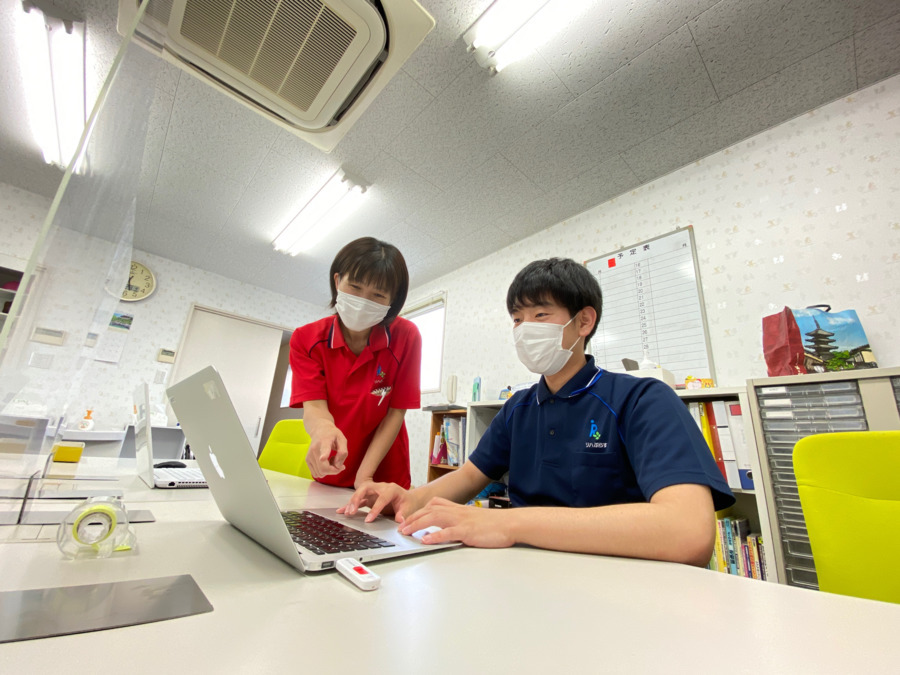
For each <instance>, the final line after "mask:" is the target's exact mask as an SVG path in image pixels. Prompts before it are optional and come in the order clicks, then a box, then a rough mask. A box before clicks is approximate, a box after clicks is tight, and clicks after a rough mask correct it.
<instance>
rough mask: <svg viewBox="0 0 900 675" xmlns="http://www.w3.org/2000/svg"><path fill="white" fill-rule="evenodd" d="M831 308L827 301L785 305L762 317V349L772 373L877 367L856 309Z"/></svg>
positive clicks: (775, 374)
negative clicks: (778, 310)
mask: <svg viewBox="0 0 900 675" xmlns="http://www.w3.org/2000/svg"><path fill="white" fill-rule="evenodd" d="M819 308H822V309H819ZM830 310H831V307H830V306H828V305H813V306H812V307H807V308H806V309H790V308H788V307H785V308H784V309H783V310H782V311H781V312H779V313H778V314H773V315H771V316H766V317H763V351H764V352H765V357H766V365H767V366H768V371H769V375H770V376H773V377H774V376H778V375H796V374H802V373H824V372H828V371H837V370H853V369H856V368H877V367H878V364H877V363H876V362H875V355H874V354H873V353H872V348H871V347H870V346H869V340H868V338H866V333H865V331H864V330H863V327H862V324H861V323H860V322H859V317H858V316H857V315H856V312H855V311H854V310H852V309H848V310H844V311H843V312H831V311H830Z"/></svg>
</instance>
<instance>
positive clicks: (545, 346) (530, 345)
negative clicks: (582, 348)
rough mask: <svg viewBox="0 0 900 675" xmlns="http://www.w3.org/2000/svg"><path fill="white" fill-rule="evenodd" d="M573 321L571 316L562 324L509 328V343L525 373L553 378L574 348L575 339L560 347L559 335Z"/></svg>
mask: <svg viewBox="0 0 900 675" xmlns="http://www.w3.org/2000/svg"><path fill="white" fill-rule="evenodd" d="M574 320H575V317H574V316H573V317H572V318H571V319H569V321H568V322H567V323H565V324H558V323H538V322H535V321H523V322H522V323H520V324H519V325H518V326H516V327H515V328H513V342H514V343H515V345H516V354H518V356H519V361H521V362H522V365H524V366H525V367H526V368H528V370H530V371H531V372H532V373H537V374H538V375H556V373H558V372H559V371H560V370H562V369H563V366H565V365H566V363H567V362H568V360H569V357H570V356H572V347H574V346H575V345H576V344H578V340H580V339H581V338H580V337H579V338H576V339H575V342H573V343H572V346H571V347H569V348H568V349H566V348H565V347H563V346H562V339H563V331H564V330H565V328H566V326H568V325H569V324H570V323H572V322H573V321H574Z"/></svg>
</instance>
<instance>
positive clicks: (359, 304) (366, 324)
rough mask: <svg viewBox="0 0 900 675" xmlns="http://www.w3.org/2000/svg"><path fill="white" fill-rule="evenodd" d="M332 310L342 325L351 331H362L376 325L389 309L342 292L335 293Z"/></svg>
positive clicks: (388, 306)
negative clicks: (334, 310) (335, 298)
mask: <svg viewBox="0 0 900 675" xmlns="http://www.w3.org/2000/svg"><path fill="white" fill-rule="evenodd" d="M334 308H335V309H336V310H337V313H338V316H339V317H341V321H343V323H344V325H345V326H346V327H347V328H349V329H350V330H352V331H363V330H366V329H367V328H371V327H372V326H376V325H378V324H379V323H381V322H382V321H384V317H386V316H387V313H388V312H389V311H390V309H391V307H390V305H381V304H379V303H377V302H372V301H371V300H366V299H365V298H361V297H359V296H358V295H351V294H350V293H344V292H343V291H338V292H337V300H336V301H335V303H334Z"/></svg>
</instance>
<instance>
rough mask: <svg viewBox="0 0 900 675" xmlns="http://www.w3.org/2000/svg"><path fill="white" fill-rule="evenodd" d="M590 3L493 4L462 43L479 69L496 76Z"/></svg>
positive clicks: (503, 0)
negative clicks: (472, 56) (484, 69)
mask: <svg viewBox="0 0 900 675" xmlns="http://www.w3.org/2000/svg"><path fill="white" fill-rule="evenodd" d="M591 4H592V2H591V0H495V2H494V3H493V4H492V5H491V6H490V7H488V8H487V10H485V12H484V14H482V15H481V16H480V17H479V18H478V20H477V21H476V22H475V23H474V24H472V27H471V28H469V30H467V31H466V32H465V33H463V41H464V42H465V43H466V47H467V48H468V50H469V51H470V52H472V53H473V54H474V56H475V60H476V61H477V62H478V65H480V66H481V67H482V68H487V69H488V70H490V71H491V72H492V73H499V72H500V71H501V70H503V69H504V68H505V67H506V66H508V65H509V64H510V63H513V62H514V61H518V60H519V59H521V58H522V57H523V56H526V55H527V54H530V53H531V52H532V51H534V50H535V49H537V48H538V47H540V46H541V45H543V44H544V43H546V42H547V41H548V40H549V39H550V38H552V37H553V36H554V35H555V34H556V33H558V32H559V31H560V30H561V29H562V28H564V27H565V26H566V25H568V24H569V23H571V22H572V21H573V19H575V18H576V17H577V16H579V15H580V14H581V13H582V12H583V11H584V10H585V9H587V7H589V6H590V5H591Z"/></svg>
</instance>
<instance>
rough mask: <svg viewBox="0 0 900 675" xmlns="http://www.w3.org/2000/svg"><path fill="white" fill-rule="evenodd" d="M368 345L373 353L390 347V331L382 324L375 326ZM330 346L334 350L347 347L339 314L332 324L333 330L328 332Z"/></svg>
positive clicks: (335, 316) (370, 332)
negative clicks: (339, 321)
mask: <svg viewBox="0 0 900 675" xmlns="http://www.w3.org/2000/svg"><path fill="white" fill-rule="evenodd" d="M366 344H367V345H368V347H369V349H370V350H372V351H373V352H377V351H378V350H379V349H385V348H387V347H390V346H391V331H390V329H389V328H388V327H387V326H385V325H382V324H378V325H377V326H373V327H372V330H371V331H369V339H368V341H367V342H366ZM328 346H329V347H330V348H332V349H339V348H340V347H346V346H347V341H346V340H344V332H343V331H342V330H341V325H340V323H338V316H337V314H335V315H334V318H333V319H332V322H331V329H330V330H329V331H328Z"/></svg>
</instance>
